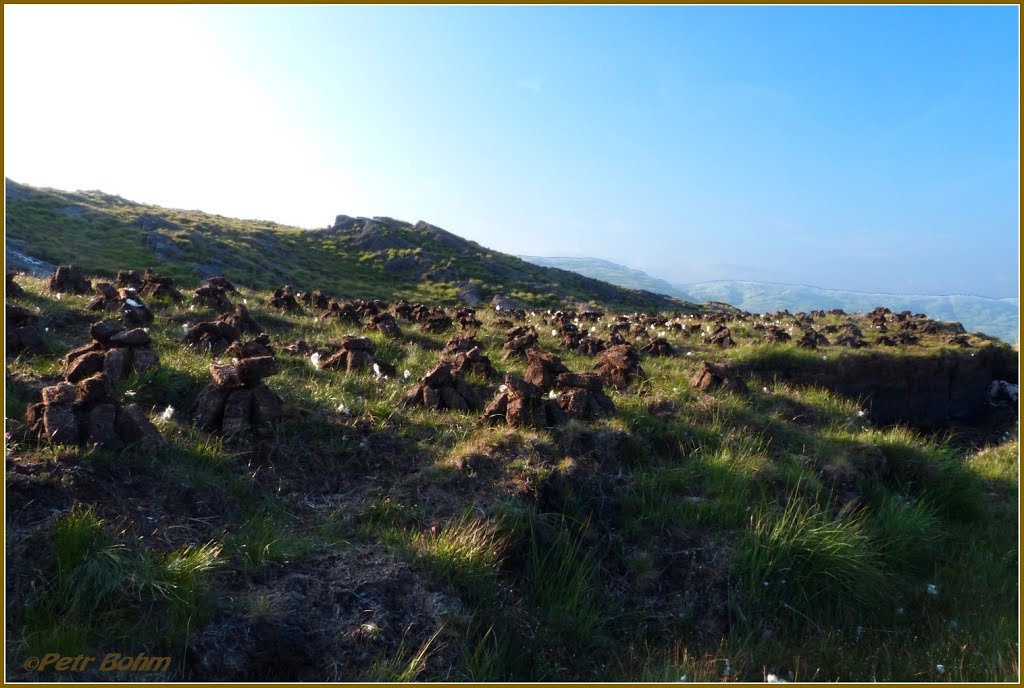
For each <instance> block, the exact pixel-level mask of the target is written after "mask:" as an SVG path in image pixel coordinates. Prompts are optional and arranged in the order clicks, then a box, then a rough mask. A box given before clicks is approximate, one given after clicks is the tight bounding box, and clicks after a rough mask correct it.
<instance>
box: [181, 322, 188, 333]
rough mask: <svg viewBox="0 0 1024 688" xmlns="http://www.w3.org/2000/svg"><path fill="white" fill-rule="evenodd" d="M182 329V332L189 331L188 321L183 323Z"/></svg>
mask: <svg viewBox="0 0 1024 688" xmlns="http://www.w3.org/2000/svg"><path fill="white" fill-rule="evenodd" d="M181 331H182V332H188V323H182V325H181Z"/></svg>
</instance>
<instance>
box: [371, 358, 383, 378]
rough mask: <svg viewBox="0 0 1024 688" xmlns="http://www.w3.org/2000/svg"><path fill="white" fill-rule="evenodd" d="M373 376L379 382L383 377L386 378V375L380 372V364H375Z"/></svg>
mask: <svg viewBox="0 0 1024 688" xmlns="http://www.w3.org/2000/svg"><path fill="white" fill-rule="evenodd" d="M373 376H374V377H375V378H377V379H378V380H379V379H381V377H383V376H384V373H382V372H380V364H379V363H376V362H375V363H374V364H373Z"/></svg>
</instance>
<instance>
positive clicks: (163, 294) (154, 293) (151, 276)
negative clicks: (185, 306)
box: [118, 268, 184, 301]
mask: <svg viewBox="0 0 1024 688" xmlns="http://www.w3.org/2000/svg"><path fill="white" fill-rule="evenodd" d="M129 272H135V271H134V270H130V271H129ZM120 276H121V273H118V284H120ZM123 286H130V285H128V284H125V285H123ZM139 293H140V294H141V295H143V296H145V297H146V298H147V299H148V298H154V299H160V298H166V299H171V300H172V301H181V300H182V298H184V297H183V296H182V295H181V292H180V291H178V289H177V288H176V287H175V286H174V278H173V277H164V276H163V275H158V274H156V273H155V272H153V271H152V270H150V269H149V268H146V272H145V273H143V275H142V287H141V288H140V289H139Z"/></svg>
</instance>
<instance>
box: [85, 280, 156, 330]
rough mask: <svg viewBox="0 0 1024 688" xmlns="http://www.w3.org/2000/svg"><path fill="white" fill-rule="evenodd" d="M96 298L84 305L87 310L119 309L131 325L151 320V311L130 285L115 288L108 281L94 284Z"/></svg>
mask: <svg viewBox="0 0 1024 688" xmlns="http://www.w3.org/2000/svg"><path fill="white" fill-rule="evenodd" d="M96 294H97V295H96V298H94V299H93V300H92V301H90V302H89V303H88V305H86V307H85V309H86V310H88V311H107V312H108V313H110V312H113V311H120V312H121V315H123V316H124V319H125V322H127V323H129V324H132V325H146V324H148V323H151V322H153V311H151V310H149V308H148V307H147V306H146V304H145V303H143V301H142V298H141V297H140V296H139V294H138V292H136V291H135V289H133V288H131V287H122V288H120V289H115V288H114V285H112V284H110V283H109V282H100V283H99V284H97V285H96Z"/></svg>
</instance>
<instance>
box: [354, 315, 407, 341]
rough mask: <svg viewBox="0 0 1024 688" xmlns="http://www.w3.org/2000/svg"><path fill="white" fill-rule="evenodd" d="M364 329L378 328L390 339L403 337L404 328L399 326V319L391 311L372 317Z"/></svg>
mask: <svg viewBox="0 0 1024 688" xmlns="http://www.w3.org/2000/svg"><path fill="white" fill-rule="evenodd" d="M363 329H364V330H377V331H378V332H380V333H381V334H382V335H384V336H385V337H387V338H388V339H401V337H402V330H401V328H399V327H398V321H397V320H395V316H393V315H391V314H390V313H377V314H376V315H373V316H371V317H370V322H369V324H367V325H366V326H365V327H364V328H363Z"/></svg>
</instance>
